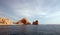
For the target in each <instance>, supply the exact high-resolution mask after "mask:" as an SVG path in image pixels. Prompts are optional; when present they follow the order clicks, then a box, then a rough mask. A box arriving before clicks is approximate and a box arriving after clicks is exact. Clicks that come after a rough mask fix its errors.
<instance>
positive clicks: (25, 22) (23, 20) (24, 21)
mask: <svg viewBox="0 0 60 35" xmlns="http://www.w3.org/2000/svg"><path fill="white" fill-rule="evenodd" d="M16 24H25V25H28V24H30V22H29V21H28V20H27V19H26V18H22V19H21V20H19V21H18V22H16Z"/></svg>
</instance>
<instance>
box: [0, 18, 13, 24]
mask: <svg viewBox="0 0 60 35" xmlns="http://www.w3.org/2000/svg"><path fill="white" fill-rule="evenodd" d="M0 23H1V24H12V23H13V22H12V21H11V20H9V19H8V18H0Z"/></svg>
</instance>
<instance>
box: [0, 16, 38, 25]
mask: <svg viewBox="0 0 60 35" xmlns="http://www.w3.org/2000/svg"><path fill="white" fill-rule="evenodd" d="M31 24H32V25H38V20H35V21H33V22H32V23H31V22H29V20H28V19H27V18H22V19H19V20H18V21H16V22H13V21H12V20H10V19H9V18H1V17H0V25H31Z"/></svg>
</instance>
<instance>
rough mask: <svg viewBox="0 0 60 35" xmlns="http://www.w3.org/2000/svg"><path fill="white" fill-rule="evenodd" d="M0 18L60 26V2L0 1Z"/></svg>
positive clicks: (49, 0)
mask: <svg viewBox="0 0 60 35" xmlns="http://www.w3.org/2000/svg"><path fill="white" fill-rule="evenodd" d="M0 17H7V18H10V19H11V20H13V21H17V20H19V19H20V18H23V17H26V18H28V19H29V20H30V21H31V22H32V21H33V20H36V19H37V20H39V22H40V24H60V0H0Z"/></svg>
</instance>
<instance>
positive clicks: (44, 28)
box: [0, 25, 60, 35]
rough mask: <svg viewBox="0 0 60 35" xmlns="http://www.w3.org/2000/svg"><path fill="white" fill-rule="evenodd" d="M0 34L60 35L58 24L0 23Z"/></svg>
mask: <svg viewBox="0 0 60 35" xmlns="http://www.w3.org/2000/svg"><path fill="white" fill-rule="evenodd" d="M0 35H60V25H7V26H6V25H5V26H3V25H1V26H0Z"/></svg>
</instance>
